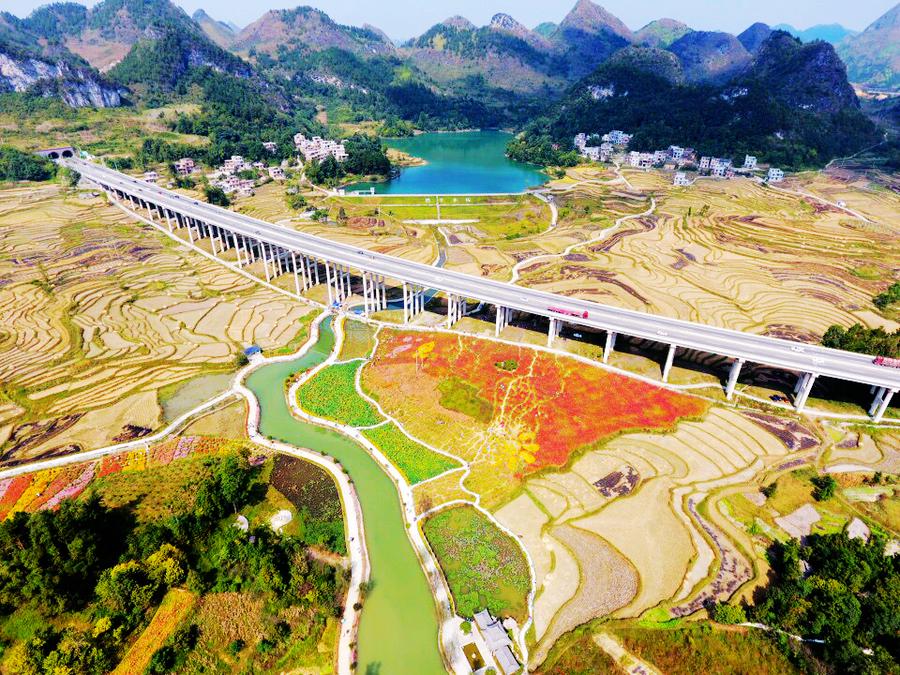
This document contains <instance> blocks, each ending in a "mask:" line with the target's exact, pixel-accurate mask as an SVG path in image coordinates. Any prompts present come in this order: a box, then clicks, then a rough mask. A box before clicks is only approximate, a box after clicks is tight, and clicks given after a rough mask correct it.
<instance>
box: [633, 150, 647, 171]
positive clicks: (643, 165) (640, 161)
mask: <svg viewBox="0 0 900 675" xmlns="http://www.w3.org/2000/svg"><path fill="white" fill-rule="evenodd" d="M628 165H629V166H633V167H636V168H638V169H649V168H650V167H651V166H653V153H652V152H636V151H634V150H632V151H631V152H629V153H628Z"/></svg>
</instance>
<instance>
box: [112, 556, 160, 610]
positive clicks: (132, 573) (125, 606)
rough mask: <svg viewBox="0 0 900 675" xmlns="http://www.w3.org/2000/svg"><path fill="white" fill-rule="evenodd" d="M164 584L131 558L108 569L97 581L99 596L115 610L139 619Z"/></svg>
mask: <svg viewBox="0 0 900 675" xmlns="http://www.w3.org/2000/svg"><path fill="white" fill-rule="evenodd" d="M160 588H161V584H160V583H159V582H158V581H155V580H154V579H153V578H151V576H150V573H149V570H148V569H147V568H146V567H145V566H144V565H142V564H141V563H140V562H138V561H137V560H129V561H127V562H123V563H119V564H118V565H116V566H114V567H112V568H110V569H108V570H106V571H105V572H104V573H103V575H102V576H101V577H100V581H99V582H98V583H97V588H96V593H97V599H98V600H99V601H100V603H101V604H102V605H104V606H105V607H106V609H107V610H108V611H110V612H112V613H114V614H122V615H125V616H126V617H128V618H129V619H130V620H131V621H132V622H134V623H136V622H137V620H138V619H139V617H140V616H141V615H143V613H144V612H145V611H146V610H147V609H149V608H150V605H151V604H153V602H154V600H155V599H156V595H157V592H158V591H159V590H160Z"/></svg>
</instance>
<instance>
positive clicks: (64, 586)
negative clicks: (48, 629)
mask: <svg viewBox="0 0 900 675" xmlns="http://www.w3.org/2000/svg"><path fill="white" fill-rule="evenodd" d="M120 528H123V529H125V528H127V524H126V523H124V522H122V519H121V517H120V516H119V514H117V513H115V512H112V511H110V510H109V509H107V508H106V507H104V506H103V505H102V504H101V503H100V500H99V498H98V497H96V496H92V497H88V498H87V499H84V500H82V501H77V502H76V501H64V502H63V503H62V505H61V506H60V508H59V509H58V510H57V511H39V512H37V513H31V514H28V513H22V512H19V513H17V514H16V515H15V516H14V517H13V518H12V520H7V521H6V522H3V523H0V607H2V606H5V607H18V606H20V605H23V604H31V605H33V606H35V607H37V608H38V609H41V610H42V611H45V612H47V613H50V614H56V613H59V612H62V611H64V610H67V609H74V608H78V607H81V606H83V605H84V604H85V603H86V602H87V601H88V600H89V599H90V596H91V591H92V590H93V588H94V584H95V583H96V580H97V578H98V577H99V575H100V572H101V571H102V570H103V569H104V568H105V567H106V566H107V565H108V564H109V563H111V562H112V561H114V560H115V559H116V558H117V557H118V554H119V551H120V550H121V548H120V546H119V545H117V543H116V542H117V540H115V539H113V540H110V538H109V537H108V533H109V532H115V531H118V530H119V529H120Z"/></svg>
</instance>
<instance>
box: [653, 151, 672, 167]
mask: <svg viewBox="0 0 900 675" xmlns="http://www.w3.org/2000/svg"><path fill="white" fill-rule="evenodd" d="M668 156H669V153H668V152H666V151H665V150H655V151H654V152H653V163H654V164H662V163H663V162H665V161H666V158H667V157H668Z"/></svg>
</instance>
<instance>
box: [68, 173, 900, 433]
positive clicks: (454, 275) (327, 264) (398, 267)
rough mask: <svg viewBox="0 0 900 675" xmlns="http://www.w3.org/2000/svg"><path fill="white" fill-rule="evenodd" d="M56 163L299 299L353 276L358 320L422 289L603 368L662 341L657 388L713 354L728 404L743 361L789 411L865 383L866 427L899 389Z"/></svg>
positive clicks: (419, 307)
mask: <svg viewBox="0 0 900 675" xmlns="http://www.w3.org/2000/svg"><path fill="white" fill-rule="evenodd" d="M59 161H60V162H62V163H64V164H65V165H66V166H68V167H70V168H71V169H73V170H75V171H78V172H79V173H80V174H81V175H82V176H84V177H85V178H87V179H89V180H91V181H92V182H94V183H96V184H97V185H99V186H100V187H101V188H102V189H103V190H104V191H105V192H106V193H107V195H108V196H109V198H110V199H111V200H114V201H115V202H118V203H119V204H122V205H124V206H126V207H127V208H130V209H132V210H134V211H135V212H138V213H140V214H141V216H142V217H147V218H149V219H151V220H152V221H153V222H155V223H157V224H159V225H160V226H162V227H167V228H168V229H169V231H170V232H175V231H176V230H178V231H180V232H181V233H183V232H184V231H185V230H186V232H187V236H188V238H189V239H190V241H192V242H193V241H195V240H197V239H199V238H206V239H209V240H210V241H211V245H212V252H213V254H214V255H220V254H221V253H223V252H224V251H226V250H231V249H233V252H234V254H235V255H236V257H237V264H238V265H239V266H242V267H243V266H245V265H247V264H249V263H252V262H254V261H258V260H261V261H262V262H263V266H264V269H265V274H266V279H267V281H268V280H271V279H272V278H274V277H275V276H279V275H283V274H289V275H292V276H293V279H294V289H295V292H296V294H297V295H298V296H300V294H301V293H302V292H304V291H306V290H308V289H309V288H310V287H311V286H313V285H318V284H325V285H326V287H327V292H328V299H329V303H331V302H335V301H341V300H344V299H346V298H347V297H349V295H350V282H351V274H352V275H353V276H355V277H357V278H361V280H362V295H363V298H364V306H365V311H366V312H367V313H370V312H374V311H377V310H379V309H384V308H386V307H387V302H388V300H387V288H388V286H389V285H393V286H399V287H400V288H401V289H402V297H403V314H404V320H405V321H409V320H410V319H412V318H413V317H414V316H415V315H416V314H418V313H419V312H421V311H423V310H424V305H425V298H426V291H429V290H431V291H436V292H439V293H442V294H444V295H445V296H446V298H447V307H448V311H447V323H448V326H452V325H453V323H454V322H455V321H457V320H458V319H459V318H461V316H462V314H463V308H464V306H465V300H466V299H469V298H471V299H475V300H478V301H480V302H483V303H487V304H491V305H494V306H496V308H497V311H496V331H497V334H499V332H500V331H501V330H502V329H503V328H504V327H505V326H506V325H507V324H508V323H509V321H510V317H511V315H512V312H513V311H518V312H526V313H529V314H532V315H537V316H542V317H546V318H547V319H548V320H549V333H548V344H552V343H553V340H554V339H555V338H556V336H557V335H558V334H559V329H560V326H561V324H563V323H566V324H571V325H573V326H583V327H586V328H591V329H595V330H599V331H602V332H603V333H605V346H604V353H603V360H604V361H607V360H608V359H609V355H610V353H611V352H612V350H613V349H614V348H615V343H616V337H617V336H618V335H624V336H630V337H634V338H640V339H644V340H651V341H655V342H659V343H663V344H664V345H667V346H668V349H667V352H666V358H665V362H664V366H663V369H662V379H663V381H667V380H668V377H669V372H670V370H671V368H672V363H673V361H674V358H675V354H676V350H677V349H679V348H681V349H688V350H696V351H699V352H706V353H710V354H716V355H719V356H724V357H727V358H729V359H730V360H731V366H730V371H729V374H728V377H727V379H726V382H725V385H724V388H725V395H726V398H728V399H731V398H732V396H733V394H734V390H735V385H736V384H737V381H738V377H739V376H740V373H741V369H742V367H743V366H744V364H746V363H755V364H760V365H764V366H767V367H770V368H775V369H780V370H784V371H788V372H790V373H796V374H797V382H796V386H795V388H794V399H793V402H794V406H795V407H796V409H797V410H798V411H802V410H803V409H804V407H805V406H806V403H807V399H808V398H809V394H810V391H811V390H812V387H813V384H814V383H815V382H816V380H817V378H820V377H827V378H835V379H837V380H839V381H843V382H855V383H861V384H865V385H868V386H869V387H870V391H871V392H872V394H873V395H874V400H873V402H872V405H871V407H870V409H869V414H870V415H871V416H872V418H873V419H874V420H875V421H880V420H881V419H882V417H883V416H884V413H885V411H886V410H887V408H888V406H889V405H890V403H891V398H892V396H893V395H894V394H895V393H896V392H897V390H898V389H900V368H892V367H889V366H885V365H878V364H876V363H875V360H874V358H873V357H872V356H869V355H866V354H857V353H852V352H845V351H841V350H837V349H829V348H826V347H822V346H819V345H811V344H804V343H799V342H793V341H790V340H785V339H781V338H776V337H770V336H765V335H754V334H752V333H744V332H741V331H736V330H730V329H727V328H719V327H715V326H708V325H705V324H702V323H695V322H691V321H683V320H680V319H672V318H668V317H664V316H658V315H654V314H649V313H644V312H637V311H633V310H627V309H620V308H617V307H612V306H609V305H604V304H601V303H597V302H591V301H588V300H579V299H577V298H569V297H565V296H561V295H556V294H553V293H548V292H546V291H541V290H536V289H531V288H523V287H520V286H514V285H512V284H509V283H506V282H503V281H496V280H493V279H485V278H481V277H476V276H473V275H469V274H464V273H461V272H455V271H451V270H445V269H438V268H435V267H432V266H430V265H426V264H422V263H417V262H412V261H409V260H403V259H401V258H397V257H394V256H390V255H385V254H381V253H375V252H371V251H366V250H362V249H359V248H357V247H355V246H351V245H348V244H342V243H338V242H334V241H330V240H328V239H325V238H323V237H319V236H315V235H311V234H306V233H303V232H296V231H294V230H290V229H288V228H285V227H282V226H279V225H274V224H272V223H267V222H265V221H262V220H258V219H256V218H251V217H249V216H246V215H242V214H239V213H235V212H233V211H229V210H228V209H223V208H220V207H217V206H213V205H211V204H207V203H205V202H199V201H196V200H193V199H190V198H189V197H186V196H184V195H180V194H177V193H175V192H172V191H169V190H166V189H163V188H161V187H159V186H157V185H154V184H152V183H147V182H145V181H142V180H139V179H137V178H133V177H131V176H127V175H125V174H122V173H119V172H117V171H114V170H112V169H110V168H108V167H104V166H101V165H99V164H96V163H93V162H88V161H84V160H81V159H76V158H70V159H61V160H59ZM144 214H146V215H144Z"/></svg>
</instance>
